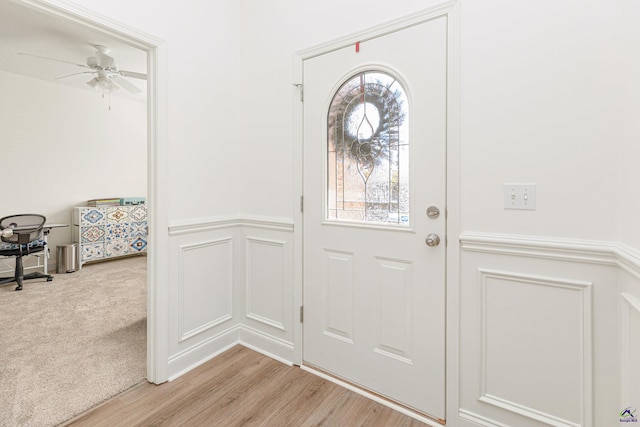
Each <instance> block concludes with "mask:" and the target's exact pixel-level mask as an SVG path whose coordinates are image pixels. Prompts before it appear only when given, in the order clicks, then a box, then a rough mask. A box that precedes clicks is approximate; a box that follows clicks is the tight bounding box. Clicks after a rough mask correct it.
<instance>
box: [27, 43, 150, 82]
mask: <svg viewBox="0 0 640 427" xmlns="http://www.w3.org/2000/svg"><path fill="white" fill-rule="evenodd" d="M94 47H95V48H96V53H95V56H90V57H88V58H87V63H86V64H77V63H75V62H70V61H64V60H61V59H55V58H49V57H46V56H39V55H32V54H29V53H18V55H26V56H33V57H36V58H41V59H47V60H50V61H56V62H63V63H66V64H73V65H75V66H78V67H81V68H86V69H89V70H90V71H81V72H79V73H73V74H69V75H66V76H62V77H58V78H56V80H60V79H64V78H67V77H71V76H76V75H78V74H95V75H96V76H95V77H94V78H93V79H91V80H89V81H88V82H87V85H89V86H91V87H92V88H94V89H100V90H103V91H109V92H110V91H112V90H116V89H118V88H120V87H122V88H124V89H125V90H126V91H128V92H130V93H139V92H142V90H141V89H140V88H139V87H137V86H136V85H134V84H133V83H131V82H129V81H128V80H126V77H131V78H134V79H141V80H146V79H147V75H146V74H143V73H136V72H134V71H125V70H120V69H119V68H118V65H117V64H116V61H115V58H113V57H112V56H109V53H110V52H111V49H109V48H108V47H106V46H103V45H96V46H94Z"/></svg>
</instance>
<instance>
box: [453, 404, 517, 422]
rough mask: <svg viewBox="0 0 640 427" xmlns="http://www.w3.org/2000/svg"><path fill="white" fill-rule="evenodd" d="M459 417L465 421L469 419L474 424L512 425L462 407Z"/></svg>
mask: <svg viewBox="0 0 640 427" xmlns="http://www.w3.org/2000/svg"><path fill="white" fill-rule="evenodd" d="M458 418H459V419H461V420H464V421H469V422H471V423H474V424H478V425H480V426H482V427H510V426H508V425H507V424H502V423H500V422H498V421H494V420H492V419H490V418H487V417H484V416H482V415H479V414H476V413H475V412H471V411H468V410H466V409H462V408H460V410H459V411H458Z"/></svg>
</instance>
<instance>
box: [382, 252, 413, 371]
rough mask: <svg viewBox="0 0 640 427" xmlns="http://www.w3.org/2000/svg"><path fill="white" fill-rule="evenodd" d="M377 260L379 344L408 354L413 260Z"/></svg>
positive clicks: (385, 350) (404, 355)
mask: <svg viewBox="0 0 640 427" xmlns="http://www.w3.org/2000/svg"><path fill="white" fill-rule="evenodd" d="M376 261H377V264H378V271H377V273H378V274H377V280H378V307H379V309H378V322H379V323H378V340H379V341H378V348H377V349H376V350H377V351H378V352H379V353H382V354H385V353H390V354H392V355H395V356H401V357H403V358H409V357H410V354H411V346H410V342H411V340H410V337H411V329H412V324H411V321H412V318H413V316H412V305H411V290H412V285H413V283H412V274H411V263H410V262H406V261H396V260H388V259H382V258H377V259H376Z"/></svg>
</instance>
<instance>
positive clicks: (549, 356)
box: [478, 269, 591, 425]
mask: <svg viewBox="0 0 640 427" xmlns="http://www.w3.org/2000/svg"><path fill="white" fill-rule="evenodd" d="M478 286H479V287H480V301H479V303H480V308H479V310H480V313H481V323H480V324H481V333H480V339H481V345H480V349H481V353H480V360H481V361H482V364H481V371H480V387H481V392H480V401H482V402H484V403H487V404H491V405H494V406H497V407H500V408H502V409H505V410H508V411H511V412H514V413H517V414H520V415H523V416H526V417H529V418H532V419H536V420H540V421H543V422H547V423H552V422H558V423H560V425H582V424H584V422H583V419H582V417H583V408H585V407H589V406H591V396H590V391H591V283H588V282H579V281H572V280H566V279H562V278H547V277H540V276H533V275H525V274H516V273H512V272H509V271H496V270H485V269H479V275H478ZM550 389H551V390H553V393H550V392H549V390H550ZM577 391H578V392H577ZM579 391H582V392H579ZM558 396H564V398H563V399H562V400H558V399H557V397H558Z"/></svg>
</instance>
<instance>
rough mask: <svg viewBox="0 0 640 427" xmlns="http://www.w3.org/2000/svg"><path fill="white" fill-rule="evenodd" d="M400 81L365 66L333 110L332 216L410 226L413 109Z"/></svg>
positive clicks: (336, 98)
mask: <svg viewBox="0 0 640 427" xmlns="http://www.w3.org/2000/svg"><path fill="white" fill-rule="evenodd" d="M407 104H408V103H407V96H406V93H405V91H404V88H403V87H402V85H401V84H400V82H398V80H397V79H396V78H395V77H393V76H391V75H390V74H387V73H385V72H381V71H365V72H363V73H360V74H358V75H356V76H353V77H351V78H350V79H349V80H347V81H346V82H345V83H344V84H343V85H342V86H341V87H340V89H338V91H337V92H336V93H335V95H334V96H333V99H332V101H331V105H330V107H329V113H328V115H327V120H328V123H327V130H328V132H327V186H326V191H327V193H326V200H327V206H326V219H327V220H330V221H357V222H365V223H377V224H395V225H409V131H408V129H409V111H408V108H407Z"/></svg>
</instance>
